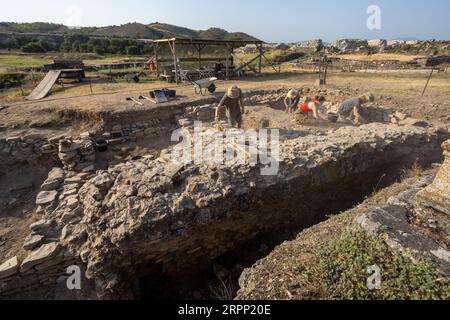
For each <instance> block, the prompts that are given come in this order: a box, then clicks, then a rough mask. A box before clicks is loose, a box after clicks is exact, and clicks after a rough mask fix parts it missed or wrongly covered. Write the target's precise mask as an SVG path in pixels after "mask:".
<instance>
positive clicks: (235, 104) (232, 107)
mask: <svg viewBox="0 0 450 320" xmlns="http://www.w3.org/2000/svg"><path fill="white" fill-rule="evenodd" d="M222 107H226V108H227V118H228V124H229V125H230V126H231V127H237V128H238V129H240V128H241V127H242V122H243V119H242V115H243V114H244V113H245V108H244V102H243V100H242V90H241V89H239V88H238V86H236V85H234V86H232V87H230V88H229V89H228V90H227V92H226V93H225V95H224V96H223V98H222V100H221V101H220V103H219V105H218V106H217V108H216V122H217V123H219V122H220V112H221V110H222Z"/></svg>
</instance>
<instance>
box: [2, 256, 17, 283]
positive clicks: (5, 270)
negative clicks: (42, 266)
mask: <svg viewBox="0 0 450 320" xmlns="http://www.w3.org/2000/svg"><path fill="white" fill-rule="evenodd" d="M18 272H19V262H18V261H17V257H14V258H11V259H9V260H8V261H5V262H4V263H3V264H1V265H0V280H1V279H5V278H9V277H11V276H13V275H15V274H16V273H18Z"/></svg>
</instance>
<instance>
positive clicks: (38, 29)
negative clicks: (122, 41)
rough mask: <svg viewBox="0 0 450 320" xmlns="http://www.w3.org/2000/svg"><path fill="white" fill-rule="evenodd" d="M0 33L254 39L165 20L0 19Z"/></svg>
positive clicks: (241, 34)
mask: <svg viewBox="0 0 450 320" xmlns="http://www.w3.org/2000/svg"><path fill="white" fill-rule="evenodd" d="M0 32H14V33H49V34H62V33H83V34H87V35H93V36H106V37H123V38H135V39H137V38H144V39H153V40H156V39H163V38H173V37H178V38H198V39H209V40H249V41H251V40H258V39H256V38H255V37H252V36H250V35H248V34H246V33H243V32H231V33H230V32H228V31H226V30H223V29H219V28H210V29H208V30H192V29H188V28H184V27H179V26H174V25H170V24H166V23H159V22H155V23H151V24H148V25H146V24H142V23H137V22H133V23H127V24H123V25H120V26H108V27H90V28H78V29H72V28H69V27H67V26H64V25H61V24H53V23H44V22H34V23H14V22H0Z"/></svg>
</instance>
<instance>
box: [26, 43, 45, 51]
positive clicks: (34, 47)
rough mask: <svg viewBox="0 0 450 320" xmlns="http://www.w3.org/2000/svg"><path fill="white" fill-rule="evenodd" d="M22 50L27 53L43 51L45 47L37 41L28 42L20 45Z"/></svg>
mask: <svg viewBox="0 0 450 320" xmlns="http://www.w3.org/2000/svg"><path fill="white" fill-rule="evenodd" d="M22 51H23V52H29V53H45V52H46V51H45V49H44V48H43V47H42V45H41V44H40V43H39V42H30V43H28V44H26V45H24V46H23V47H22Z"/></svg>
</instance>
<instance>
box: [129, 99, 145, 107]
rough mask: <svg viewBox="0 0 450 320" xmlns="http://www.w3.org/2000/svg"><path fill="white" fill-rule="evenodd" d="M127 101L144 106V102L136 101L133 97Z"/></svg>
mask: <svg viewBox="0 0 450 320" xmlns="http://www.w3.org/2000/svg"><path fill="white" fill-rule="evenodd" d="M127 101H133V102H134V103H136V104H138V105H140V106H143V105H144V104H143V103H142V102H140V101H138V100H136V99H135V98H133V97H128V98H127Z"/></svg>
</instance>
